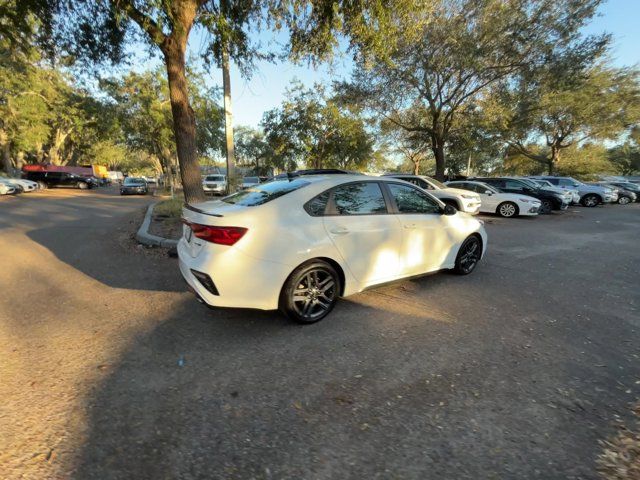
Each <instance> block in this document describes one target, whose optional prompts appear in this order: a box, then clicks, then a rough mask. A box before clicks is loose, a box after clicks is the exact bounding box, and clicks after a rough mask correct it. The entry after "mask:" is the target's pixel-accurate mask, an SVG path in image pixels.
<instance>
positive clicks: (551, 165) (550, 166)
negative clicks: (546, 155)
mask: <svg viewBox="0 0 640 480" xmlns="http://www.w3.org/2000/svg"><path fill="white" fill-rule="evenodd" d="M558 160H560V149H559V148H558V147H556V146H555V145H552V146H551V158H550V159H549V161H548V162H547V170H548V171H549V175H553V172H554V170H555V166H556V165H557V164H558Z"/></svg>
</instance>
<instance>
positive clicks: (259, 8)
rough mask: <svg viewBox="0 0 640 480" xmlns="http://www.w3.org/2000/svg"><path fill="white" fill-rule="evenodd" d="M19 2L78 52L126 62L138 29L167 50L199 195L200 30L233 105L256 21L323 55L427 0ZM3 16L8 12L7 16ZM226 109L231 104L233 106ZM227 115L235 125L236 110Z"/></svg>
mask: <svg viewBox="0 0 640 480" xmlns="http://www.w3.org/2000/svg"><path fill="white" fill-rule="evenodd" d="M19 3H20V4H21V8H22V9H24V11H26V12H37V13H39V14H42V15H45V16H46V18H47V19H49V20H48V22H50V23H51V25H48V27H51V28H46V29H45V31H47V32H49V31H50V32H53V33H54V34H55V35H53V38H55V41H56V47H58V51H64V52H67V53H68V54H70V55H71V58H72V59H79V58H84V59H88V60H90V61H91V62H104V61H109V62H111V63H118V62H121V61H122V60H123V59H124V57H125V51H126V48H125V47H126V45H127V43H128V42H129V41H130V40H131V39H132V38H133V37H136V36H137V37H138V38H144V39H145V40H146V41H147V42H148V43H149V44H150V45H151V46H152V47H153V48H157V49H158V50H159V51H160V52H161V54H162V56H163V59H164V63H165V67H166V71H167V78H168V85H169V97H170V102H171V110H172V119H173V129H174V138H175V142H176V151H177V156H178V159H179V162H180V167H181V168H180V172H181V175H182V180H183V186H184V191H185V199H186V200H187V202H195V201H201V200H204V192H203V191H202V186H201V181H200V170H199V168H198V155H197V140H196V119H195V118H194V115H193V112H192V109H191V105H190V96H189V90H188V82H187V75H186V57H185V53H186V48H187V43H188V40H189V36H190V33H191V32H192V31H193V30H201V31H204V32H206V34H207V38H208V40H209V41H208V44H207V46H206V48H204V49H203V50H204V51H205V58H208V59H213V60H215V61H216V62H217V63H218V64H219V65H220V66H221V67H222V69H223V83H224V85H225V104H226V105H227V106H228V105H229V103H230V102H229V98H230V92H229V90H228V85H229V79H228V72H229V63H230V61H234V62H236V63H237V64H238V65H240V66H241V68H242V69H244V70H245V71H250V70H251V63H252V62H251V61H252V59H254V58H255V56H254V54H256V53H257V50H256V49H255V48H253V46H252V45H251V43H250V41H249V40H250V39H249V35H248V32H249V30H250V29H252V30H253V31H255V30H256V29H257V28H258V27H260V25H262V24H268V25H270V26H272V27H275V28H276V29H280V28H282V27H284V26H287V27H288V28H289V30H290V32H291V44H290V48H289V50H290V53H291V56H292V57H293V58H297V59H300V58H303V57H306V58H309V57H313V58H317V59H322V58H326V57H327V56H329V55H330V52H331V51H332V50H333V48H334V47H335V46H336V45H337V42H338V40H337V38H338V35H345V36H347V37H350V38H352V39H353V42H354V43H358V44H361V45H368V46H370V47H371V48H374V47H376V48H377V47H380V46H381V45H384V43H385V42H384V37H385V36H387V35H385V34H387V33H388V32H389V31H390V30H389V29H390V28H391V27H392V26H393V25H394V24H393V22H391V21H390V19H389V18H388V15H387V8H396V9H397V11H399V12H409V11H411V10H412V9H414V10H415V6H416V5H418V4H419V3H420V2H418V3H413V2H406V1H405V0H393V1H391V2H390V3H389V5H388V6H387V5H384V6H383V5H381V4H380V2H379V1H378V0H365V1H363V2H356V3H353V2H336V3H333V2H326V1H325V0H320V1H318V0H312V1H301V0H284V1H280V0H278V1H276V0H266V1H263V2H259V1H257V0H219V1H215V0H163V1H160V0H103V1H99V2H94V1H89V0H70V1H64V2H62V1H60V0H21V1H20V2H19ZM12 13H13V12H12ZM2 14H3V12H2V11H0V15H2ZM265 16H266V19H265V18H264V17H265ZM263 20H264V21H263ZM2 21H3V19H2V18H0V24H2ZM134 25H135V26H136V27H134ZM369 27H374V28H369ZM140 33H142V35H141V36H140ZM51 37H52V36H51V35H50V36H49V38H51ZM226 110H227V111H228V112H229V110H230V109H229V108H227V109H226ZM229 113H230V112H229ZM226 118H227V126H228V127H230V115H229V114H227V115H226ZM230 130H231V129H230V128H227V135H226V136H227V139H228V140H227V155H228V158H229V157H230V158H231V159H232V158H233V154H232V151H231V150H232V141H231V139H232V132H231V131H230Z"/></svg>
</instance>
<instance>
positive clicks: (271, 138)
mask: <svg viewBox="0 0 640 480" xmlns="http://www.w3.org/2000/svg"><path fill="white" fill-rule="evenodd" d="M262 127H263V129H264V131H265V134H266V139H267V142H268V143H269V145H270V146H271V149H272V151H273V163H274V165H275V166H277V168H279V169H281V170H285V169H291V168H296V166H298V167H299V166H306V167H309V168H343V169H354V170H357V169H362V168H364V167H365V166H366V165H367V163H368V161H369V160H370V158H371V155H372V153H373V143H374V142H373V138H372V136H371V134H370V133H369V132H367V130H366V126H365V123H364V121H363V120H362V119H361V118H359V117H358V116H356V115H353V114H352V113H350V112H349V111H348V109H347V108H345V107H344V106H343V105H340V104H339V103H338V102H336V101H335V100H334V99H332V98H328V97H327V96H326V93H325V90H324V88H323V87H322V86H320V85H316V86H315V88H314V89H309V90H307V89H304V88H303V87H302V85H300V84H294V85H293V87H292V88H291V89H290V90H289V91H288V92H287V97H286V99H285V101H284V102H283V105H282V106H281V107H280V108H276V109H273V110H270V111H268V112H266V113H265V114H264V117H263V120H262Z"/></svg>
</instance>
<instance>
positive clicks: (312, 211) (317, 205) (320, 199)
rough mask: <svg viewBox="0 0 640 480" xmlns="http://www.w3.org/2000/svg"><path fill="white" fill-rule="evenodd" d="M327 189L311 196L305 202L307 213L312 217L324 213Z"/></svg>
mask: <svg viewBox="0 0 640 480" xmlns="http://www.w3.org/2000/svg"><path fill="white" fill-rule="evenodd" d="M329 194H330V192H329V190H327V191H326V192H323V193H321V194H320V195H318V196H316V197H315V198H312V199H311V200H309V201H308V202H307V204H306V205H305V206H304V208H305V210H306V211H307V213H308V214H309V215H311V216H313V217H319V216H321V215H324V212H325V210H326V208H327V202H328V201H329Z"/></svg>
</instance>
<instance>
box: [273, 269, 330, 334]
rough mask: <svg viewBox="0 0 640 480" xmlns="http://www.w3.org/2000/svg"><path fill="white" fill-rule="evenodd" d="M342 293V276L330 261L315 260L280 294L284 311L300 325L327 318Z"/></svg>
mask: <svg viewBox="0 0 640 480" xmlns="http://www.w3.org/2000/svg"><path fill="white" fill-rule="evenodd" d="M339 293H340V277H339V275H338V273H337V272H336V270H335V269H334V268H333V267H332V266H331V265H329V264H328V263H327V262H323V261H322V260H313V261H311V262H308V263H305V264H303V265H301V266H299V267H298V268H296V269H295V270H294V271H293V272H292V273H291V275H289V278H288V279H287V281H286V282H285V284H284V287H283V288H282V292H281V293H280V310H281V311H282V313H284V314H285V315H286V316H287V317H288V318H290V319H291V320H294V321H296V322H299V323H314V322H317V321H319V320H322V319H323V318H324V317H326V316H327V315H328V314H329V313H330V312H331V310H333V307H334V306H335V304H336V302H337V301H338V295H339Z"/></svg>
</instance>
